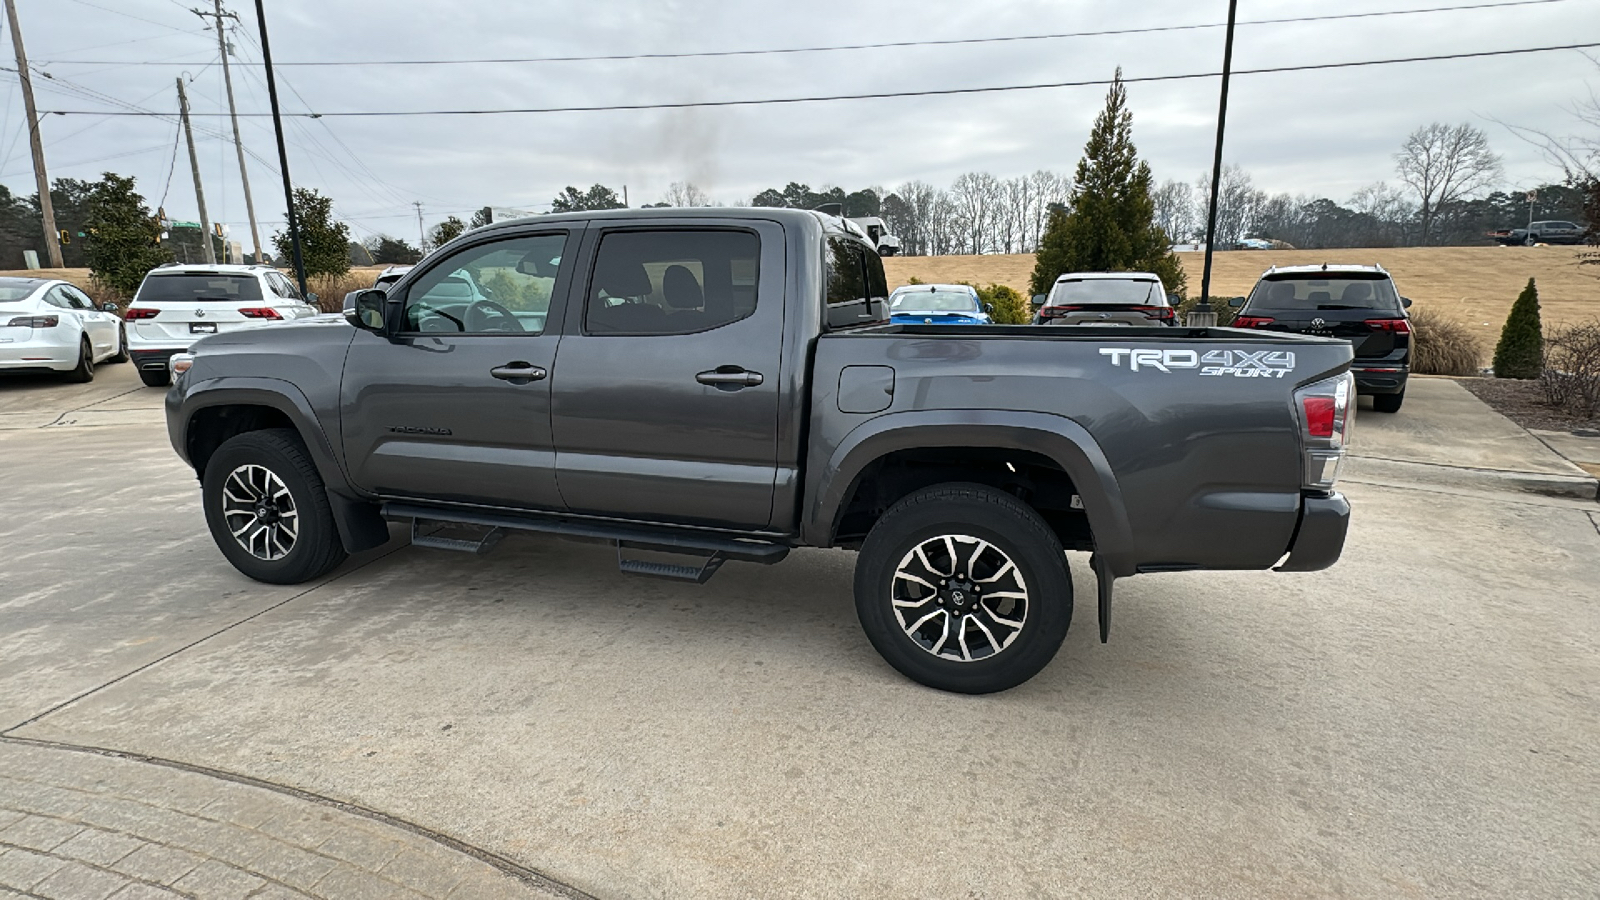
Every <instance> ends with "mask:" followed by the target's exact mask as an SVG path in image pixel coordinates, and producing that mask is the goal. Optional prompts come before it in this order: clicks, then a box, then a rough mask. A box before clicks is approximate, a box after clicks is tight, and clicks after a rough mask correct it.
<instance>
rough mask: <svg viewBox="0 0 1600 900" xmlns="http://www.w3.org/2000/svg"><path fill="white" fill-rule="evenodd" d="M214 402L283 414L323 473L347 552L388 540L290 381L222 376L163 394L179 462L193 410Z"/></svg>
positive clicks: (184, 455) (375, 509) (185, 453)
mask: <svg viewBox="0 0 1600 900" xmlns="http://www.w3.org/2000/svg"><path fill="white" fill-rule="evenodd" d="M216 406H265V407H268V408H270V409H275V410H277V411H278V412H281V413H283V414H284V415H285V416H286V417H288V419H289V421H290V423H291V424H293V425H294V428H295V430H296V431H297V432H299V433H300V439H301V441H302V442H304V444H305V446H306V450H307V451H308V452H309V453H310V454H311V463H312V465H315V466H316V467H317V473H318V474H319V475H321V476H322V483H323V486H324V487H325V488H326V489H327V491H328V504H329V506H330V507H331V509H332V511H333V519H334V524H335V525H336V526H337V527H338V529H339V539H340V541H341V542H342V543H343V544H344V546H345V549H346V550H348V551H350V552H351V553H357V552H360V551H362V550H369V549H371V548H373V547H377V546H379V545H381V544H383V543H385V542H386V541H388V539H389V530H388V525H387V524H385V523H384V521H383V518H382V516H381V515H380V514H379V510H378V505H377V504H376V503H372V502H370V501H368V500H367V499H366V498H364V497H362V496H361V495H360V493H359V492H357V491H356V490H355V489H354V488H353V487H352V486H351V485H350V482H349V479H348V478H346V477H345V473H344V468H343V467H342V466H340V465H339V457H338V454H337V453H336V452H335V450H334V447H333V442H332V441H331V440H330V439H329V437H328V433H327V431H326V430H325V429H324V428H323V427H322V424H321V422H320V420H319V419H318V418H317V414H316V412H315V411H314V410H313V409H312V408H311V402H310V401H309V400H307V399H306V395H305V393H304V392H302V391H301V390H300V388H299V387H298V386H296V385H295V384H294V383H293V382H290V381H285V380H283V379H281V378H263V377H236V376H231V377H222V378H212V379H207V380H206V381H202V382H200V383H198V384H196V385H193V386H191V387H189V388H188V389H187V390H185V391H184V392H183V394H182V395H181V396H180V395H179V394H178V392H177V391H173V392H171V393H169V394H168V395H167V430H168V436H169V437H170V438H171V440H172V447H173V449H174V450H176V451H177V452H178V456H180V457H181V458H182V459H183V461H184V462H187V463H189V464H190V465H191V466H192V465H193V464H194V462H193V460H191V459H190V458H189V423H190V422H191V421H193V420H194V416H195V414H196V413H198V412H199V411H201V410H203V409H208V408H211V407H216Z"/></svg>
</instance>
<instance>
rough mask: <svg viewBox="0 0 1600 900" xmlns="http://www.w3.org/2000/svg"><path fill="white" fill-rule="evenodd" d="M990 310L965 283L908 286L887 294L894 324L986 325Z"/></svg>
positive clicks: (992, 310)
mask: <svg viewBox="0 0 1600 900" xmlns="http://www.w3.org/2000/svg"><path fill="white" fill-rule="evenodd" d="M993 312H994V308H993V307H992V306H990V305H989V304H987V303H984V302H983V300H982V298H980V297H979V296H978V291H977V289H976V288H973V287H971V286H970V285H965V284H911V285H906V286H905V287H902V288H896V289H895V292H894V293H892V294H890V295H889V321H890V322H891V323H893V324H895V325H915V324H918V323H921V324H923V325H988V324H989V323H990V322H991V321H993V320H992V319H991V318H990V315H991V314H992V313H993Z"/></svg>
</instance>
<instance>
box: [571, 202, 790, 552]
mask: <svg viewBox="0 0 1600 900" xmlns="http://www.w3.org/2000/svg"><path fill="white" fill-rule="evenodd" d="M682 221H683V224H681V225H667V224H659V223H660V220H655V221H654V222H652V223H651V224H650V225H649V226H644V225H637V226H628V225H617V226H613V227H609V228H604V229H592V230H591V231H590V232H589V236H588V237H587V238H586V240H585V250H584V253H583V254H582V258H583V259H585V260H588V261H589V264H588V265H587V267H586V268H587V271H586V272H585V276H584V278H583V283H582V285H581V289H580V290H579V291H576V292H575V294H574V300H575V302H574V303H573V306H572V309H570V310H569V312H568V320H567V327H566V336H565V337H564V338H563V339H562V342H561V346H560V348H559V350H558V353H557V358H556V362H555V366H554V368H553V370H552V378H553V382H554V383H553V386H552V391H553V393H552V398H551V403H552V407H551V425H552V430H553V434H554V438H555V445H556V479H557V482H558V484H559V486H560V489H561V496H562V498H563V499H564V500H565V501H566V503H567V506H568V507H569V508H571V509H572V510H573V511H574V512H580V513H591V514H595V515H608V516H619V517H625V518H632V519H640V520H649V521H661V522H678V523H688V524H705V525H714V526H723V527H728V528H764V527H766V526H767V525H768V524H769V523H770V522H771V520H772V495H773V482H774V480H775V478H776V473H777V458H778V450H777V441H778V385H779V381H780V380H779V377H778V376H779V372H778V363H779V359H780V349H781V343H782V338H783V286H784V281H783V278H784V249H783V248H784V244H783V230H782V228H781V227H780V226H779V225H777V224H776V223H769V222H749V221H727V222H726V223H725V224H723V223H718V221H717V220H706V219H699V220H682Z"/></svg>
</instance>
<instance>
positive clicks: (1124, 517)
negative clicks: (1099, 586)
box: [801, 409, 1137, 576]
mask: <svg viewBox="0 0 1600 900" xmlns="http://www.w3.org/2000/svg"><path fill="white" fill-rule="evenodd" d="M935 447H996V448H1005V449H1013V450H1025V451H1028V452H1031V453H1037V454H1039V455H1040V456H1044V457H1046V458H1047V459H1050V460H1051V461H1053V462H1055V464H1056V465H1058V466H1060V467H1061V469H1062V471H1064V472H1066V473H1067V476H1068V477H1069V478H1071V479H1072V483H1073V486H1074V487H1075V488H1076V489H1077V491H1078V496H1079V497H1080V498H1082V500H1083V511H1084V514H1085V515H1086V516H1087V517H1088V519H1089V527H1090V528H1091V529H1092V531H1093V533H1094V543H1095V553H1096V554H1097V555H1098V556H1099V557H1100V559H1101V561H1102V564H1103V565H1105V566H1106V567H1108V568H1109V570H1110V573H1111V574H1113V575H1117V576H1125V575H1132V574H1134V571H1135V567H1136V565H1137V562H1136V554H1135V546H1134V543H1133V529H1132V527H1131V526H1130V524H1129V522H1128V510H1127V507H1126V505H1125V504H1124V503H1123V499H1122V489H1121V487H1120V486H1119V485H1118V483H1117V477H1116V473H1115V472H1113V471H1112V469H1111V464H1110V462H1109V461H1108V460H1107V459H1106V455H1105V452H1104V451H1102V450H1101V449H1100V445H1099V443H1098V442H1097V441H1095V439H1094V437H1093V436H1092V435H1091V434H1089V431H1088V429H1086V428H1084V427H1083V426H1082V425H1079V424H1078V423H1077V422H1074V421H1072V420H1071V419H1068V418H1066V417H1065V416H1058V415H1053V414H1051V413H1039V412H1022V411H1013V410H987V409H950V410H927V411H910V412H900V413H889V414H887V415H882V416H878V417H876V418H873V419H869V420H868V421H866V422H863V423H861V424H860V425H858V426H857V427H856V428H855V429H854V430H852V431H851V432H850V433H849V434H847V435H845V437H844V439H843V440H841V441H840V442H839V445H838V446H837V447H835V448H834V451H833V454H832V455H831V456H830V457H829V458H828V461H827V462H826V464H824V465H823V467H822V471H821V472H820V473H818V475H817V477H816V478H815V479H814V480H812V481H810V482H809V483H808V484H807V487H806V492H805V501H804V502H805V510H806V515H805V516H804V518H803V519H802V525H801V528H802V537H803V539H804V542H805V543H806V544H809V545H812V546H819V547H826V546H830V545H831V544H832V541H833V530H834V527H835V525H836V524H837V522H838V517H839V514H840V511H841V508H842V506H843V504H844V502H845V492H846V491H848V490H850V488H851V487H852V486H853V485H854V484H855V481H856V478H857V477H858V476H859V475H860V474H861V472H862V471H863V470H865V469H866V467H867V466H868V465H870V464H871V463H873V462H874V461H876V460H878V459H879V458H881V457H883V456H885V455H887V454H889V453H893V452H895V451H897V450H911V449H918V448H935Z"/></svg>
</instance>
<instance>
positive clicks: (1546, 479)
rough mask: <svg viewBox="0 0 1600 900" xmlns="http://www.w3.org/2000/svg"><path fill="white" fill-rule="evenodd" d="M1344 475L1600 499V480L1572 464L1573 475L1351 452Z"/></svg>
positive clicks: (1346, 476) (1575, 498)
mask: <svg viewBox="0 0 1600 900" xmlns="http://www.w3.org/2000/svg"><path fill="white" fill-rule="evenodd" d="M1341 477H1345V478H1352V479H1354V478H1363V477H1365V478H1376V479H1384V480H1389V481H1400V482H1412V483H1417V484H1433V485H1444V486H1447V487H1469V488H1476V489H1479V490H1489V491H1520V492H1522V493H1528V494H1541V495H1543V496H1546V497H1566V498H1569V499H1574V500H1600V479H1597V478H1595V477H1594V476H1592V475H1590V474H1588V473H1586V472H1584V471H1583V470H1582V469H1579V468H1578V467H1577V466H1573V467H1572V474H1569V475H1555V474H1547V473H1542V472H1511V471H1505V470H1501V469H1474V468H1472V467H1470V466H1447V465H1442V464H1439V463H1424V462H1407V461H1404V460H1398V459H1383V458H1381V457H1373V456H1355V455H1352V456H1350V457H1349V458H1348V459H1346V461H1345V468H1344V471H1343V473H1342V474H1341Z"/></svg>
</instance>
